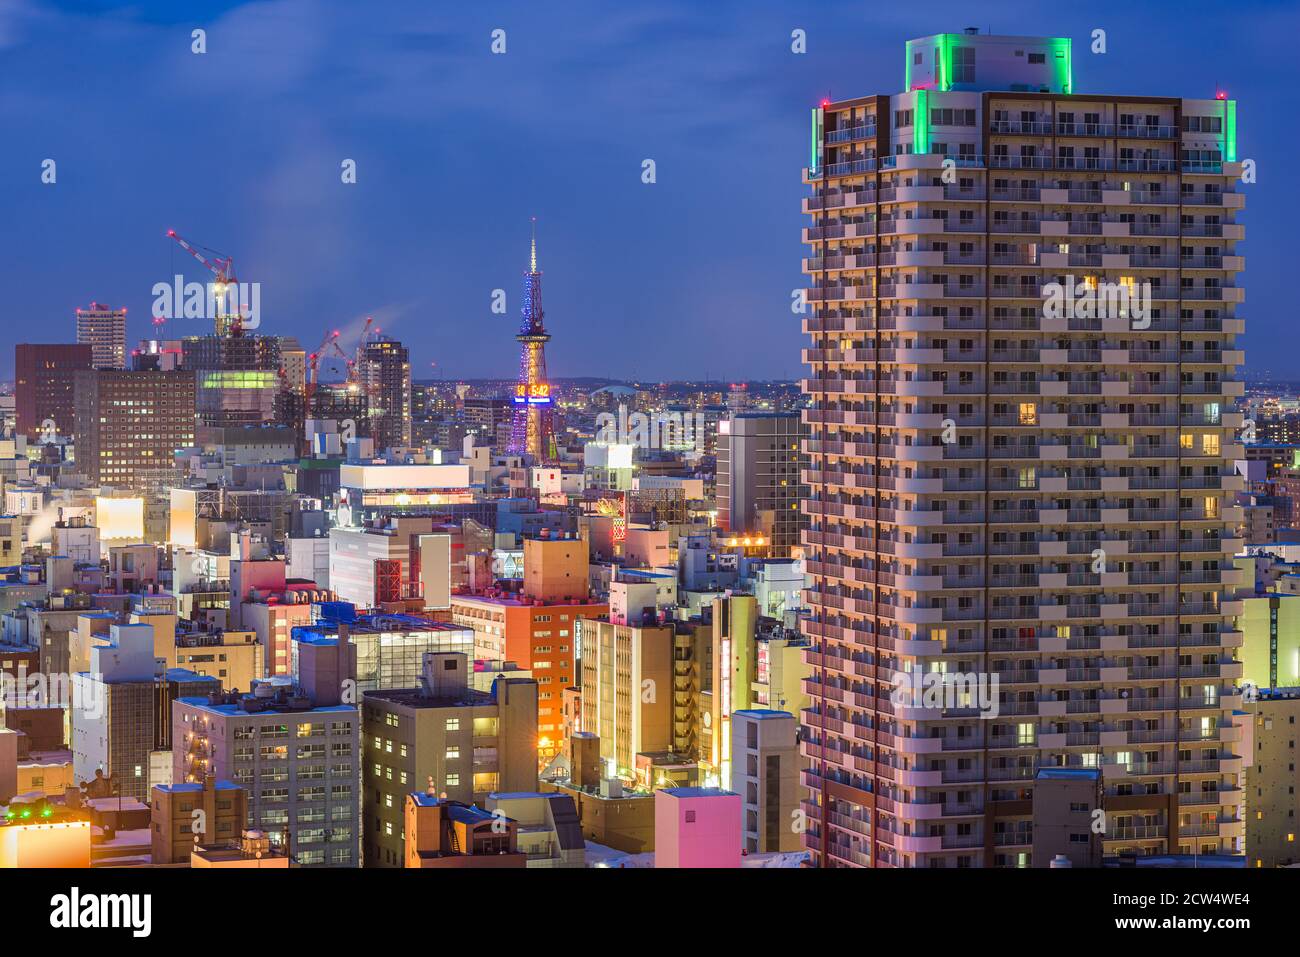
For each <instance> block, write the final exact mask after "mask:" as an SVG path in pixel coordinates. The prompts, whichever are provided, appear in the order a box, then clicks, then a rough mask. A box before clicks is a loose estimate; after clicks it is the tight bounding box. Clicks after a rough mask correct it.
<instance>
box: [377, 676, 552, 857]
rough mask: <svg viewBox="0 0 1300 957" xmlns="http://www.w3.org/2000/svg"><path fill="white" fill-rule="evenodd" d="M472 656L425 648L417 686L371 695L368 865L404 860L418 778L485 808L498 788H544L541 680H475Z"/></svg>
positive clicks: (442, 794)
mask: <svg viewBox="0 0 1300 957" xmlns="http://www.w3.org/2000/svg"><path fill="white" fill-rule="evenodd" d="M468 664H469V659H468V658H466V656H465V655H463V654H456V653H443V652H434V653H430V654H428V655H426V656H425V664H424V671H423V674H422V675H421V677H420V683H419V685H418V686H416V687H413V688H406V689H402V690H394V691H372V692H368V693H367V694H366V695H365V696H364V698H363V712H364V715H365V729H364V733H363V743H364V746H365V762H364V770H365V778H364V781H363V784H364V790H363V794H364V799H365V846H366V859H365V860H366V865H367V866H368V867H400V866H402V862H403V861H404V860H406V853H405V850H404V848H403V840H402V833H403V832H402V825H403V819H402V817H403V795H404V794H406V793H409V792H408V789H409V788H410V787H412V786H415V785H426V786H431V787H433V788H434V791H435V793H436V794H437V795H438V796H439V797H440V798H444V799H450V800H452V801H459V802H461V803H463V804H477V805H479V806H480V807H481V806H482V805H483V802H484V801H486V800H487V797H488V795H489V794H492V793H493V792H510V791H536V790H537V682H535V681H533V680H531V679H526V678H497V679H496V681H494V682H493V684H492V690H491V691H490V692H487V693H484V692H482V691H477V690H475V689H474V688H472V687H470V682H469V670H468Z"/></svg>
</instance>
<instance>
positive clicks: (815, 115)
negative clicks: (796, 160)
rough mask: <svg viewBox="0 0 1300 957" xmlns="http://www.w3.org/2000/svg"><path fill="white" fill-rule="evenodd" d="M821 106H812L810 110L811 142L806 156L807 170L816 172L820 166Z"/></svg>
mask: <svg viewBox="0 0 1300 957" xmlns="http://www.w3.org/2000/svg"><path fill="white" fill-rule="evenodd" d="M821 133H822V108H821V107H820V106H814V107H813V111H812V143H811V153H810V156H809V158H808V172H809V173H814V174H815V173H816V172H817V170H818V169H820V168H821V149H822V135H821Z"/></svg>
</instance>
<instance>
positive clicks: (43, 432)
mask: <svg viewBox="0 0 1300 957" xmlns="http://www.w3.org/2000/svg"><path fill="white" fill-rule="evenodd" d="M92 368H94V356H93V352H92V350H91V347H90V346H89V345H88V344H84V343H81V344H76V345H73V344H62V345H60V344H44V345H33V344H30V343H19V344H18V345H16V346H14V411H15V416H16V423H17V428H18V431H19V432H21V433H22V434H23V435H25V436H27V438H28V439H30V440H31V441H33V442H37V441H43V440H44V439H45V437H46V436H47V435H65V436H66V435H71V434H72V428H73V422H74V418H75V411H74V410H75V405H74V397H75V395H76V372H77V370H78V369H92ZM47 422H48V423H53V427H52V429H51V428H49V427H47V425H46V423H47Z"/></svg>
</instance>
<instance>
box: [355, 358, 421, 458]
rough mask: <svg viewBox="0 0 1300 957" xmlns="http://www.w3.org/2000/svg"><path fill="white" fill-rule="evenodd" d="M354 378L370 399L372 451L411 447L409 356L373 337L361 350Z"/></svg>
mask: <svg viewBox="0 0 1300 957" xmlns="http://www.w3.org/2000/svg"><path fill="white" fill-rule="evenodd" d="M356 371H357V379H358V381H360V382H361V384H362V385H364V386H365V387H366V390H367V391H368V392H369V394H370V396H371V400H370V416H371V422H370V436H371V438H373V439H374V440H375V448H376V449H389V448H404V447H406V446H409V445H410V444H411V356H410V354H409V353H408V351H407V349H406V347H405V346H404V345H402V344H401V343H400V342H398V341H397V340H396V339H391V338H389V337H388V336H374V337H372V338H371V339H370V341H369V342H367V343H366V344H365V346H363V347H362V349H361V355H360V357H359V359H358V362H357V369H356Z"/></svg>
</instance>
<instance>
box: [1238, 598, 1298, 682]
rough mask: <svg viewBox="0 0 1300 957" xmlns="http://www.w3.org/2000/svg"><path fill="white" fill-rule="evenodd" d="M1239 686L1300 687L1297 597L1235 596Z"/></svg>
mask: <svg viewBox="0 0 1300 957" xmlns="http://www.w3.org/2000/svg"><path fill="white" fill-rule="evenodd" d="M1237 600H1238V602H1239V603H1240V605H1241V609H1242V611H1241V614H1240V615H1239V616H1238V617H1237V629H1238V630H1239V631H1240V632H1241V633H1242V644H1241V650H1240V652H1238V657H1239V660H1240V663H1239V664H1238V667H1239V668H1241V669H1242V670H1241V679H1242V681H1241V683H1242V684H1243V685H1249V686H1251V687H1254V688H1295V687H1300V594H1287V593H1284V592H1268V593H1265V594H1262V595H1249V594H1248V595H1244V596H1241V597H1239V598H1238V599H1237Z"/></svg>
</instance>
